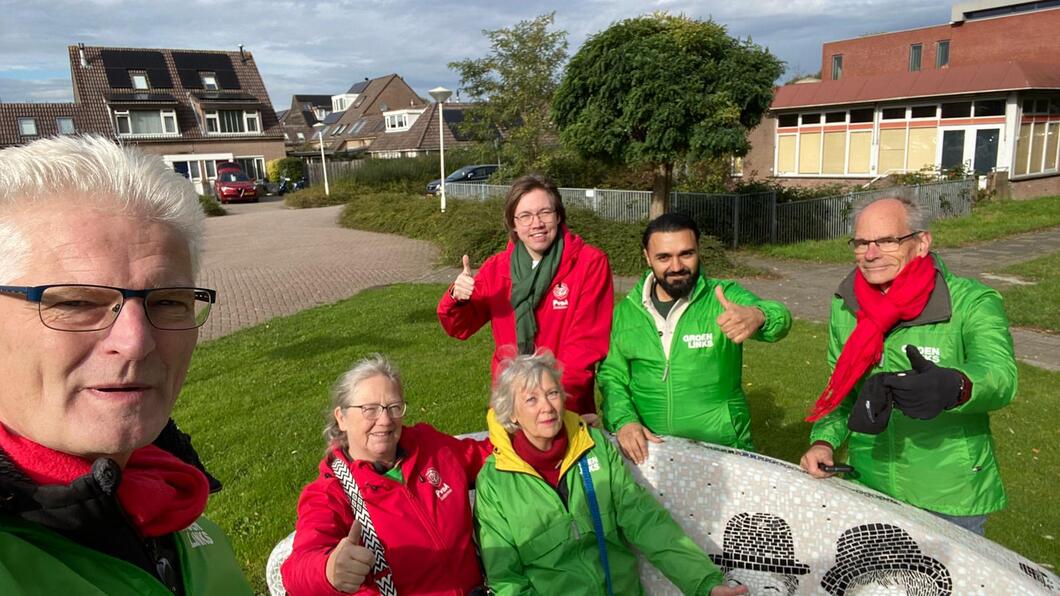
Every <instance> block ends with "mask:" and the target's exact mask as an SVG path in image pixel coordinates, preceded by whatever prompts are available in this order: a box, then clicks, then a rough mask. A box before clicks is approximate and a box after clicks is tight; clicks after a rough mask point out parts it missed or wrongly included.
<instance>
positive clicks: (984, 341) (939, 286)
mask: <svg viewBox="0 0 1060 596" xmlns="http://www.w3.org/2000/svg"><path fill="white" fill-rule="evenodd" d="M850 245H851V247H852V248H853V251H854V260H855V262H856V264H857V267H856V268H855V269H854V271H853V272H852V273H851V274H850V275H849V276H848V277H847V278H846V280H844V281H843V283H841V284H840V286H839V289H838V290H837V291H836V295H835V297H834V298H833V299H832V313H831V319H830V324H829V342H828V359H829V361H830V362H831V364H832V365H833V367H834V369H833V372H832V376H831V378H830V379H829V381H828V385H827V386H826V388H825V390H824V392H823V393H822V394H821V396H820V397H819V398H818V401H817V404H816V406H815V408H814V411H813V414H811V416H810V420H814V421H816V422H815V424H814V425H813V430H812V431H811V434H810V440H811V442H812V443H813V445H812V446H811V447H810V449H809V450H808V451H807V452H806V454H805V455H803V457H802V462H801V463H802V467H803V468H804V469H806V471H808V472H809V473H810V474H811V475H813V476H815V477H818V478H823V477H825V476H830V475H831V473H830V472H831V471H830V470H829V469H828V467H829V466H832V465H834V462H833V461H832V455H833V450H834V449H838V448H839V446H840V445H842V444H843V443H844V442H846V443H848V457H849V462H850V464H851V465H852V466H854V468H855V469H856V470H857V472H858V473H859V474H860V480H859V481H860V482H861V483H863V484H865V485H867V486H869V487H871V488H874V489H876V490H878V491H880V492H883V493H886V494H889V495H891V496H892V497H894V498H896V499H899V500H901V501H905V502H907V503H909V504H911V505H915V506H917V507H920V508H923V509H927V510H928V511H931V512H933V513H935V514H936V515H939V516H940V517H943V518H945V519H948V520H950V521H952V522H954V523H956V524H958V525H960V526H962V527H964V528H967V529H969V530H972V531H974V532H977V533H979V534H982V533H983V529H984V524H985V523H986V516H987V514H989V513H993V512H995V511H998V510H1000V509H1001V508H1003V507H1004V506H1005V503H1006V498H1005V489H1004V486H1003V485H1002V483H1001V474H1000V472H999V471H998V465H997V459H996V458H995V456H994V440H993V437H992V436H991V434H990V412H991V411H993V410H997V409H999V408H1002V407H1004V406H1006V405H1007V404H1008V403H1009V402H1010V401H1012V399H1013V397H1014V396H1015V394H1016V360H1015V356H1014V353H1013V348H1012V336H1011V335H1010V333H1009V326H1008V320H1007V319H1006V317H1005V309H1004V307H1003V306H1002V303H1001V296H1000V295H999V294H998V293H997V292H996V291H995V290H992V289H991V288H989V287H987V286H985V285H983V284H982V283H980V282H978V281H976V280H973V279H968V278H964V277H957V276H955V275H953V274H951V273H950V272H949V271H947V269H946V267H945V266H944V265H943V263H942V261H941V260H940V259H939V258H938V257H937V256H935V255H934V254H933V253H931V232H929V231H928V230H927V222H926V220H925V218H924V216H923V213H922V211H921V209H920V207H919V205H917V204H916V203H914V202H913V201H910V200H908V199H904V198H900V197H886V198H879V199H871V200H867V201H864V202H862V203H861V204H859V205H857V206H856V208H855V210H854V237H853V238H852V239H851V240H850ZM822 466H825V467H823V468H822Z"/></svg>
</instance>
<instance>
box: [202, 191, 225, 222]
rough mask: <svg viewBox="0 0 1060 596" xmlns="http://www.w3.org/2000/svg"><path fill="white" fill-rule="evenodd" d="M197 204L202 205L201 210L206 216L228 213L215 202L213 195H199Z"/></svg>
mask: <svg viewBox="0 0 1060 596" xmlns="http://www.w3.org/2000/svg"><path fill="white" fill-rule="evenodd" d="M199 204H200V205H202V212H203V213H205V214H206V217H217V216H219V215H228V211H226V210H225V208H224V207H222V206H221V204H220V203H218V202H217V199H215V198H214V197H213V195H199Z"/></svg>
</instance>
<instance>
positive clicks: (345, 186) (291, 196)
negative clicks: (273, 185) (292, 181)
mask: <svg viewBox="0 0 1060 596" xmlns="http://www.w3.org/2000/svg"><path fill="white" fill-rule="evenodd" d="M330 186H331V189H330V190H331V194H330V195H325V194H324V185H323V184H318V185H316V186H310V187H309V188H303V189H302V190H298V191H295V192H291V193H287V194H286V195H284V197H283V204H284V205H286V206H287V207H290V208H292V209H309V208H312V207H329V206H331V205H341V204H343V203H346V202H348V201H349V200H350V199H352V198H353V197H354V196H355V195H356V194H357V193H358V192H359V191H360V189H358V187H357V186H356V185H354V184H351V183H349V182H339V183H336V184H332V185H330Z"/></svg>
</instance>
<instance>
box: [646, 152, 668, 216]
mask: <svg viewBox="0 0 1060 596" xmlns="http://www.w3.org/2000/svg"><path fill="white" fill-rule="evenodd" d="M673 171H674V164H673V163H670V162H667V163H661V164H658V165H656V166H655V170H654V172H653V173H652V183H651V210H650V211H649V213H648V215H649V217H650V218H651V219H655V218H656V217H659V216H660V215H662V214H663V213H666V212H667V211H669V210H670V183H671V180H672V175H673Z"/></svg>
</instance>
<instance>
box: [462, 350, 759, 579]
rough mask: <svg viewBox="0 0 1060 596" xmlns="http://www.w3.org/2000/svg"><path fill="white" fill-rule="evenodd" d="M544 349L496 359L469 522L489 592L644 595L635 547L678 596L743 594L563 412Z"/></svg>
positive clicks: (595, 433) (593, 433) (605, 448)
mask: <svg viewBox="0 0 1060 596" xmlns="http://www.w3.org/2000/svg"><path fill="white" fill-rule="evenodd" d="M561 378H562V377H561V375H560V371H559V370H558V369H557V365H556V360H555V358H553V357H552V355H551V354H549V353H547V352H545V353H538V354H535V355H523V356H518V357H516V358H514V359H511V360H510V361H508V362H506V363H505V364H504V365H503V366H502V372H501V373H500V374H499V376H498V377H497V380H496V382H495V384H494V389H493V395H492V397H491V400H490V406H491V409H490V411H489V414H488V415H487V419H486V422H487V424H488V426H489V436H490V441H491V442H492V443H493V445H494V446H495V450H494V453H493V455H490V456H489V458H487V459H486V464H485V465H484V466H483V468H482V472H481V474H479V477H478V482H477V492H476V496H475V524H476V527H477V531H478V539H479V547H480V548H481V550H482V560H483V563H484V564H485V568H486V580H487V584H488V585H489V587H490V589H492V590H493V592H494V593H495V594H498V595H505V594H608V595H609V596H610V595H614V594H622V595H627V594H628V595H636V594H642V593H643V589H642V587H641V584H640V578H639V576H638V575H637V559H636V556H635V555H634V554H633V551H632V549H631V548H630V546H635V547H636V548H637V549H638V550H639V551H640V552H642V553H643V554H644V555H645V556H646V557H647V558H648V560H649V561H651V563H652V564H653V565H655V566H656V567H657V568H658V569H659V570H660V571H662V572H663V574H664V575H666V577H667V578H669V579H670V581H672V582H673V583H674V584H675V585H677V587H678V588H680V589H681V591H682V592H684V593H685V594H711V595H713V596H724V595H734V594H746V593H747V588H745V587H738V588H730V587H726V586H723V585H722V582H723V580H724V577H723V576H722V573H721V571H719V570H718V568H717V567H716V566H715V565H714V563H713V562H711V560H710V557H708V556H707V554H706V553H704V552H703V550H702V549H701V548H700V547H699V546H697V545H696V543H695V542H693V541H692V539H690V538H689V537H688V536H687V535H685V533H684V531H683V530H682V529H681V527H680V526H678V525H677V523H676V522H674V520H673V518H672V517H670V514H669V512H668V511H667V510H666V509H664V508H663V507H662V505H660V504H659V503H658V502H657V501H656V500H655V498H654V497H652V496H651V495H650V494H649V493H648V492H647V491H646V490H645V489H644V488H643V487H642V486H640V485H639V484H637V483H636V481H634V480H633V477H632V475H631V474H630V472H629V470H628V469H627V468H626V466H625V464H624V463H623V460H622V456H621V455H619V453H618V451H617V450H616V449H615V448H614V447H613V446H612V445H611V442H610V441H609V440H608V439H607V438H606V437H605V436H604V435H603V434H602V433H601V432H600V431H599V430H597V429H595V428H590V427H589V426H588V425H586V423H585V422H584V421H582V420H581V419H580V418H579V417H578V416H577V415H576V414H574V413H572V412H568V411H566V409H565V408H564V393H563V387H562V386H561V385H560V379H561Z"/></svg>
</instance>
